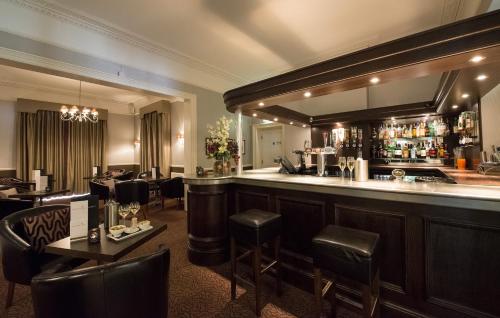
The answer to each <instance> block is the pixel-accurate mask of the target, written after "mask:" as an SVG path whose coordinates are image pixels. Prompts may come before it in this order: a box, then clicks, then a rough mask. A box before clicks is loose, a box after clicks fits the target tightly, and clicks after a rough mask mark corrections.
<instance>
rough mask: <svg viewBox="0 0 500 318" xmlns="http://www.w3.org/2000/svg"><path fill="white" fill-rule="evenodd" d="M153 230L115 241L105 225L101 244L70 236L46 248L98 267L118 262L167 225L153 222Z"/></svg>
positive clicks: (52, 252) (102, 227) (101, 229)
mask: <svg viewBox="0 0 500 318" xmlns="http://www.w3.org/2000/svg"><path fill="white" fill-rule="evenodd" d="M151 226H152V228H151V229H150V230H147V231H145V232H144V233H139V234H137V235H135V236H131V237H130V238H127V239H124V240H121V241H118V242H117V241H114V240H112V239H110V238H108V237H107V236H106V235H107V234H108V233H107V232H106V230H105V229H104V225H103V224H101V225H100V226H99V230H100V242H98V243H90V242H89V241H88V240H87V238H84V239H80V240H71V238H70V237H69V236H68V237H66V238H63V239H61V240H58V241H55V242H52V243H50V244H48V245H46V246H45V252H46V253H50V254H55V255H60V256H69V257H73V258H83V259H88V260H95V261H97V264H98V265H101V264H104V263H110V262H116V261H117V260H119V259H120V258H121V257H123V256H125V255H127V254H128V253H130V252H131V251H133V250H134V249H136V248H137V247H139V246H141V245H142V244H144V243H146V242H148V241H149V240H151V239H152V238H154V237H155V236H157V235H159V234H160V233H161V232H163V231H166V230H167V223H164V222H151Z"/></svg>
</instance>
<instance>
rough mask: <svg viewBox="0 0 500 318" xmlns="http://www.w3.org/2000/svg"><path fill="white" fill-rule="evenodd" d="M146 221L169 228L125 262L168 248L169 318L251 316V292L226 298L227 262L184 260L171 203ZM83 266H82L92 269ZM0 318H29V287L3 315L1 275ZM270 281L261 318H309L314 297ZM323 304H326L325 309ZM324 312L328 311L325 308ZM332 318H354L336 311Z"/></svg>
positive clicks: (182, 226)
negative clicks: (278, 289)
mask: <svg viewBox="0 0 500 318" xmlns="http://www.w3.org/2000/svg"><path fill="white" fill-rule="evenodd" d="M150 219H152V220H161V221H165V222H167V223H168V230H167V231H166V232H163V233H162V234H160V235H159V236H157V237H156V238H154V239H153V240H151V241H149V242H148V243H147V244H145V245H143V246H142V247H140V248H138V249H137V250H135V251H134V252H132V253H131V254H130V255H128V256H127V257H126V258H130V257H135V256H140V255H144V254H147V253H149V252H152V251H154V250H156V249H157V247H158V246H159V245H160V244H165V245H166V246H168V247H169V248H170V249H171V268H170V297H169V301H170V303H169V317H170V318H181V317H204V318H208V317H221V318H222V317H255V315H254V313H253V311H252V310H253V308H254V296H253V289H252V288H251V287H248V288H247V286H238V289H237V293H238V298H237V299H236V300H235V301H231V299H230V282H229V279H228V277H229V263H226V264H223V265H220V266H215V267H209V268H207V267H199V266H195V265H192V264H191V263H190V262H189V261H188V259H187V256H186V244H187V230H186V225H187V222H186V213H185V212H184V211H182V210H175V202H171V204H169V206H168V207H166V209H165V210H160V209H159V208H157V209H153V208H151V209H150ZM94 265H95V263H93V262H88V263H86V264H85V265H84V266H94ZM0 277H1V278H0V308H1V309H0V317H11V318H21V317H22V318H28V317H33V310H32V304H31V294H30V289H29V287H27V286H20V285H17V286H16V290H15V296H14V303H13V306H12V307H10V308H9V310H7V311H5V310H4V307H5V297H6V292H7V282H6V281H5V280H4V279H3V277H2V276H0ZM273 291H274V280H273V279H272V278H267V277H266V278H265V279H264V292H263V304H264V305H265V307H264V308H263V310H262V317H280V318H281V317H283V318H285V317H313V316H314V315H313V311H312V309H313V308H314V307H313V305H314V303H313V295H312V294H310V293H307V292H304V291H302V290H300V289H297V288H295V287H293V286H290V285H288V284H284V290H283V291H284V293H283V295H282V296H281V297H277V296H276V295H275V293H273ZM327 306H328V304H326V305H325V307H327ZM325 309H326V310H328V308H325ZM337 317H340V318H351V317H356V316H355V315H353V314H351V313H348V312H346V311H344V310H342V309H340V310H339V311H338V313H337Z"/></svg>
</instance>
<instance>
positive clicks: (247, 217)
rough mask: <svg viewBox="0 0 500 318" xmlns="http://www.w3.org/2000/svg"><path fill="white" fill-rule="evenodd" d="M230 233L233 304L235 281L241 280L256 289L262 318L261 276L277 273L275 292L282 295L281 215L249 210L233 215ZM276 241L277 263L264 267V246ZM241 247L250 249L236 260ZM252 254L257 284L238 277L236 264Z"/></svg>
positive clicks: (256, 311)
mask: <svg viewBox="0 0 500 318" xmlns="http://www.w3.org/2000/svg"><path fill="white" fill-rule="evenodd" d="M229 232H230V234H231V300H234V299H236V279H239V280H242V281H244V282H246V283H248V284H249V285H251V286H253V287H255V314H256V315H257V316H260V311H261V299H260V292H261V276H262V275H263V274H264V273H265V272H267V271H268V270H269V269H271V268H272V267H275V270H276V289H277V293H278V295H280V294H281V270H280V265H281V264H280V258H279V251H280V234H281V215H279V214H276V213H272V212H268V211H262V210H256V209H252V210H248V211H245V212H242V213H238V214H234V215H232V216H231V217H230V218H229ZM270 241H274V258H275V259H274V260H273V261H271V263H270V264H268V265H266V266H264V267H263V266H262V245H263V244H264V243H266V242H270ZM238 243H241V244H244V245H246V246H249V247H250V249H249V250H248V251H246V252H245V253H243V254H242V255H240V256H237V248H238V245H237V244H238ZM252 254H253V259H252V265H253V279H254V282H255V283H254V284H253V283H251V282H249V281H248V280H246V279H244V278H242V277H241V276H239V275H238V274H237V268H236V265H237V262H238V261H240V260H241V259H243V258H245V257H247V256H250V255H252Z"/></svg>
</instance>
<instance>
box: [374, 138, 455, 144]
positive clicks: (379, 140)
mask: <svg viewBox="0 0 500 318" xmlns="http://www.w3.org/2000/svg"><path fill="white" fill-rule="evenodd" d="M444 137H447V136H429V137H412V138H408V137H394V138H389V139H372V142H378V143H380V142H383V141H386V140H387V141H390V140H431V139H436V138H444Z"/></svg>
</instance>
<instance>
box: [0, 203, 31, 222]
mask: <svg viewBox="0 0 500 318" xmlns="http://www.w3.org/2000/svg"><path fill="white" fill-rule="evenodd" d="M32 207H33V201H31V200H18V199H0V220H1V219H3V218H4V217H6V216H7V215H10V214H12V213H14V212H17V211H21V210H26V209H31V208H32Z"/></svg>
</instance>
